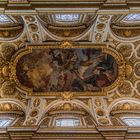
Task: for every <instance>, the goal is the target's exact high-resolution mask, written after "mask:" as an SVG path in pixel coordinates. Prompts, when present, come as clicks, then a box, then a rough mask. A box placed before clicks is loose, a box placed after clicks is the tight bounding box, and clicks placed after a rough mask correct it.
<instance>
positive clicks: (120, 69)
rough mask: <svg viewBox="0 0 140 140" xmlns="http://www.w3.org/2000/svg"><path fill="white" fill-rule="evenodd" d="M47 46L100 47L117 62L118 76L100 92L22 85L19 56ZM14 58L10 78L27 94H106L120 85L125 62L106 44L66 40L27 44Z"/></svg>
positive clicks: (59, 95)
mask: <svg viewBox="0 0 140 140" xmlns="http://www.w3.org/2000/svg"><path fill="white" fill-rule="evenodd" d="M48 48H61V49H71V48H96V49H101V50H102V52H103V53H106V54H109V55H111V56H112V57H114V59H115V60H116V63H117V64H118V77H117V79H116V80H115V82H114V83H113V84H112V85H110V86H108V87H105V88H103V89H102V91H100V92H33V89H30V88H28V87H25V86H24V85H22V84H21V83H20V82H19V80H18V78H17V75H16V66H17V63H18V61H19V60H20V58H22V57H23V56H24V55H27V54H29V53H32V51H33V50H34V49H48ZM13 58H14V60H13V62H12V63H11V64H10V68H11V75H10V79H11V80H13V81H15V83H16V85H17V86H18V87H19V88H20V89H22V90H23V91H25V92H26V93H27V95H28V96H58V97H61V96H62V95H64V94H69V93H70V94H72V95H73V96H106V95H107V92H108V91H110V90H112V89H114V88H116V87H117V86H120V85H122V83H123V81H124V79H125V75H126V64H125V60H124V58H123V56H122V55H121V54H120V53H119V52H117V51H116V50H114V49H113V48H111V47H109V46H107V45H100V44H97V45H93V44H76V43H75V44H74V43H70V42H68V41H64V42H63V43H62V44H60V43H55V45H52V44H46V45H27V46H26V47H25V48H24V49H22V50H20V51H19V52H17V53H16V56H15V57H13Z"/></svg>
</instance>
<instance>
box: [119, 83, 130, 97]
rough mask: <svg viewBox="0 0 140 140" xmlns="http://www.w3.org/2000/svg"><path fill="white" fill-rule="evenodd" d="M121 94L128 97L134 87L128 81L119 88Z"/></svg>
mask: <svg viewBox="0 0 140 140" xmlns="http://www.w3.org/2000/svg"><path fill="white" fill-rule="evenodd" d="M118 91H119V93H120V94H122V95H124V96H126V95H130V94H131V93H132V86H131V84H130V83H129V82H128V81H125V82H124V83H123V84H122V85H121V86H119V87H118Z"/></svg>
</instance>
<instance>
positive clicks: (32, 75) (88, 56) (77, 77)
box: [16, 48, 118, 92]
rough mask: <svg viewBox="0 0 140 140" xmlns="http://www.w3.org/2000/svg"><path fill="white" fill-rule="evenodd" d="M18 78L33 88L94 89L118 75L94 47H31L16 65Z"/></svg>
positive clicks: (115, 67)
mask: <svg viewBox="0 0 140 140" xmlns="http://www.w3.org/2000/svg"><path fill="white" fill-rule="evenodd" d="M16 76H17V79H18V81H19V82H20V83H21V84H22V85H24V86H25V87H28V88H31V89H32V90H33V92H65V91H70V92H85V91H92V92H98V91H101V90H102V88H104V87H107V86H110V85H111V84H112V83H113V82H114V81H115V80H116V78H117V76H118V65H117V63H116V61H115V59H114V58H113V57H112V56H111V55H110V54H106V53H103V52H102V50H101V49H96V48H70V49H69V48H68V49H63V48H45V49H33V50H32V52H31V53H29V54H26V55H24V56H22V57H21V58H20V59H19V60H18V63H17V65H16Z"/></svg>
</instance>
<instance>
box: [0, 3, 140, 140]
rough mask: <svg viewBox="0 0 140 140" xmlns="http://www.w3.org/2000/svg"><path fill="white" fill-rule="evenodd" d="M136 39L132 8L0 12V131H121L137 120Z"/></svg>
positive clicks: (139, 18)
mask: <svg viewBox="0 0 140 140" xmlns="http://www.w3.org/2000/svg"><path fill="white" fill-rule="evenodd" d="M22 2H23V3H22V4H26V5H27V4H29V1H27V0H25V1H22ZM32 2H33V1H30V4H31V3H32ZM110 3H111V2H110V1H109V0H108V1H107V3H106V4H110ZM130 3H131V1H130ZM9 4H11V5H15V1H9ZM20 4H21V3H20ZM119 4H120V5H125V1H123V0H122V1H120V3H119ZM127 4H128V3H127ZM62 5H63V4H62ZM39 6H41V5H39ZM22 8H23V7H22ZM58 10H59V9H58ZM24 12H25V13H26V11H24ZM29 12H31V11H29ZM100 12H101V11H100ZM139 38H140V14H139V12H135V13H121V12H118V13H117V14H114V13H112V14H111V13H108V14H107V13H105V14H104V13H100V14H99V13H95V12H93V11H92V10H91V11H90V9H88V10H87V11H86V12H81V11H79V12H77V11H75V12H72V11H71V12H70V11H68V10H66V9H65V12H64V11H63V12H61V11H59V12H58V11H57V12H56V11H53V12H50V11H49V12H48V13H47V12H44V13H43V12H39V13H38V14H31V13H30V14H27V13H26V14H1V15H0V131H1V130H3V131H2V133H0V137H2V138H5V137H6V136H7V134H8V135H10V137H11V139H12V138H13V139H14V138H17V139H18V138H19V137H18V136H17V130H18V129H19V131H21V130H22V131H27V130H30V131H31V132H32V133H33V134H34V135H32V137H31V136H30V137H25V138H26V139H31V138H32V139H36V138H39V137H43V138H44V139H45V138H48V137H51V138H52V137H54V136H55V137H56V135H53V134H56V132H59V134H62V135H61V137H63V133H65V135H66V133H67V132H69V131H71V132H72V134H73V135H71V137H74V136H75V137H78V135H77V134H76V133H75V131H77V132H78V134H80V137H85V136H89V135H87V133H88V132H91V135H90V136H91V138H92V140H93V139H94V138H95V139H96V136H95V133H96V134H97V135H98V137H99V139H101V140H102V139H104V137H106V134H107V132H106V131H107V129H109V130H110V131H114V132H116V130H115V129H114V128H117V129H118V131H119V134H121V136H122V137H123V138H124V136H128V135H129V133H130V130H131V129H134V127H133V126H139V123H140V119H139V118H140V107H139V106H140V39H139ZM37 127H38V129H36V128H37ZM31 128H32V129H31ZM33 128H34V130H33ZM137 129H138V128H137ZM64 130H65V131H64ZM93 130H94V132H92V131H93ZM33 131H34V132H33ZM79 131H80V132H79ZM123 131H125V132H126V133H125V134H122V133H121V132H123ZM12 132H13V133H12ZM52 132H53V133H52ZM102 132H103V133H102ZM104 132H105V133H104ZM133 132H136V130H135V129H134V131H133ZM4 133H5V134H6V135H5V136H4ZM14 133H16V134H14ZM20 133H21V132H20ZM44 133H46V135H44ZM81 133H83V134H81ZM101 133H102V134H101ZM24 134H25V133H24ZM28 134H29V133H28ZM65 135H64V136H65ZM110 135H113V133H112V134H110ZM93 137H94V138H93ZM118 137H119V136H118ZM8 138H9V137H8ZM123 138H122V139H123ZM19 139H21V138H19ZM110 139H111V136H110Z"/></svg>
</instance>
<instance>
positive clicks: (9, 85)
mask: <svg viewBox="0 0 140 140" xmlns="http://www.w3.org/2000/svg"><path fill="white" fill-rule="evenodd" d="M15 94H16V85H15V83H14V82H12V81H5V82H4V83H3V84H2V87H1V96H2V97H14V96H15Z"/></svg>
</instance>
